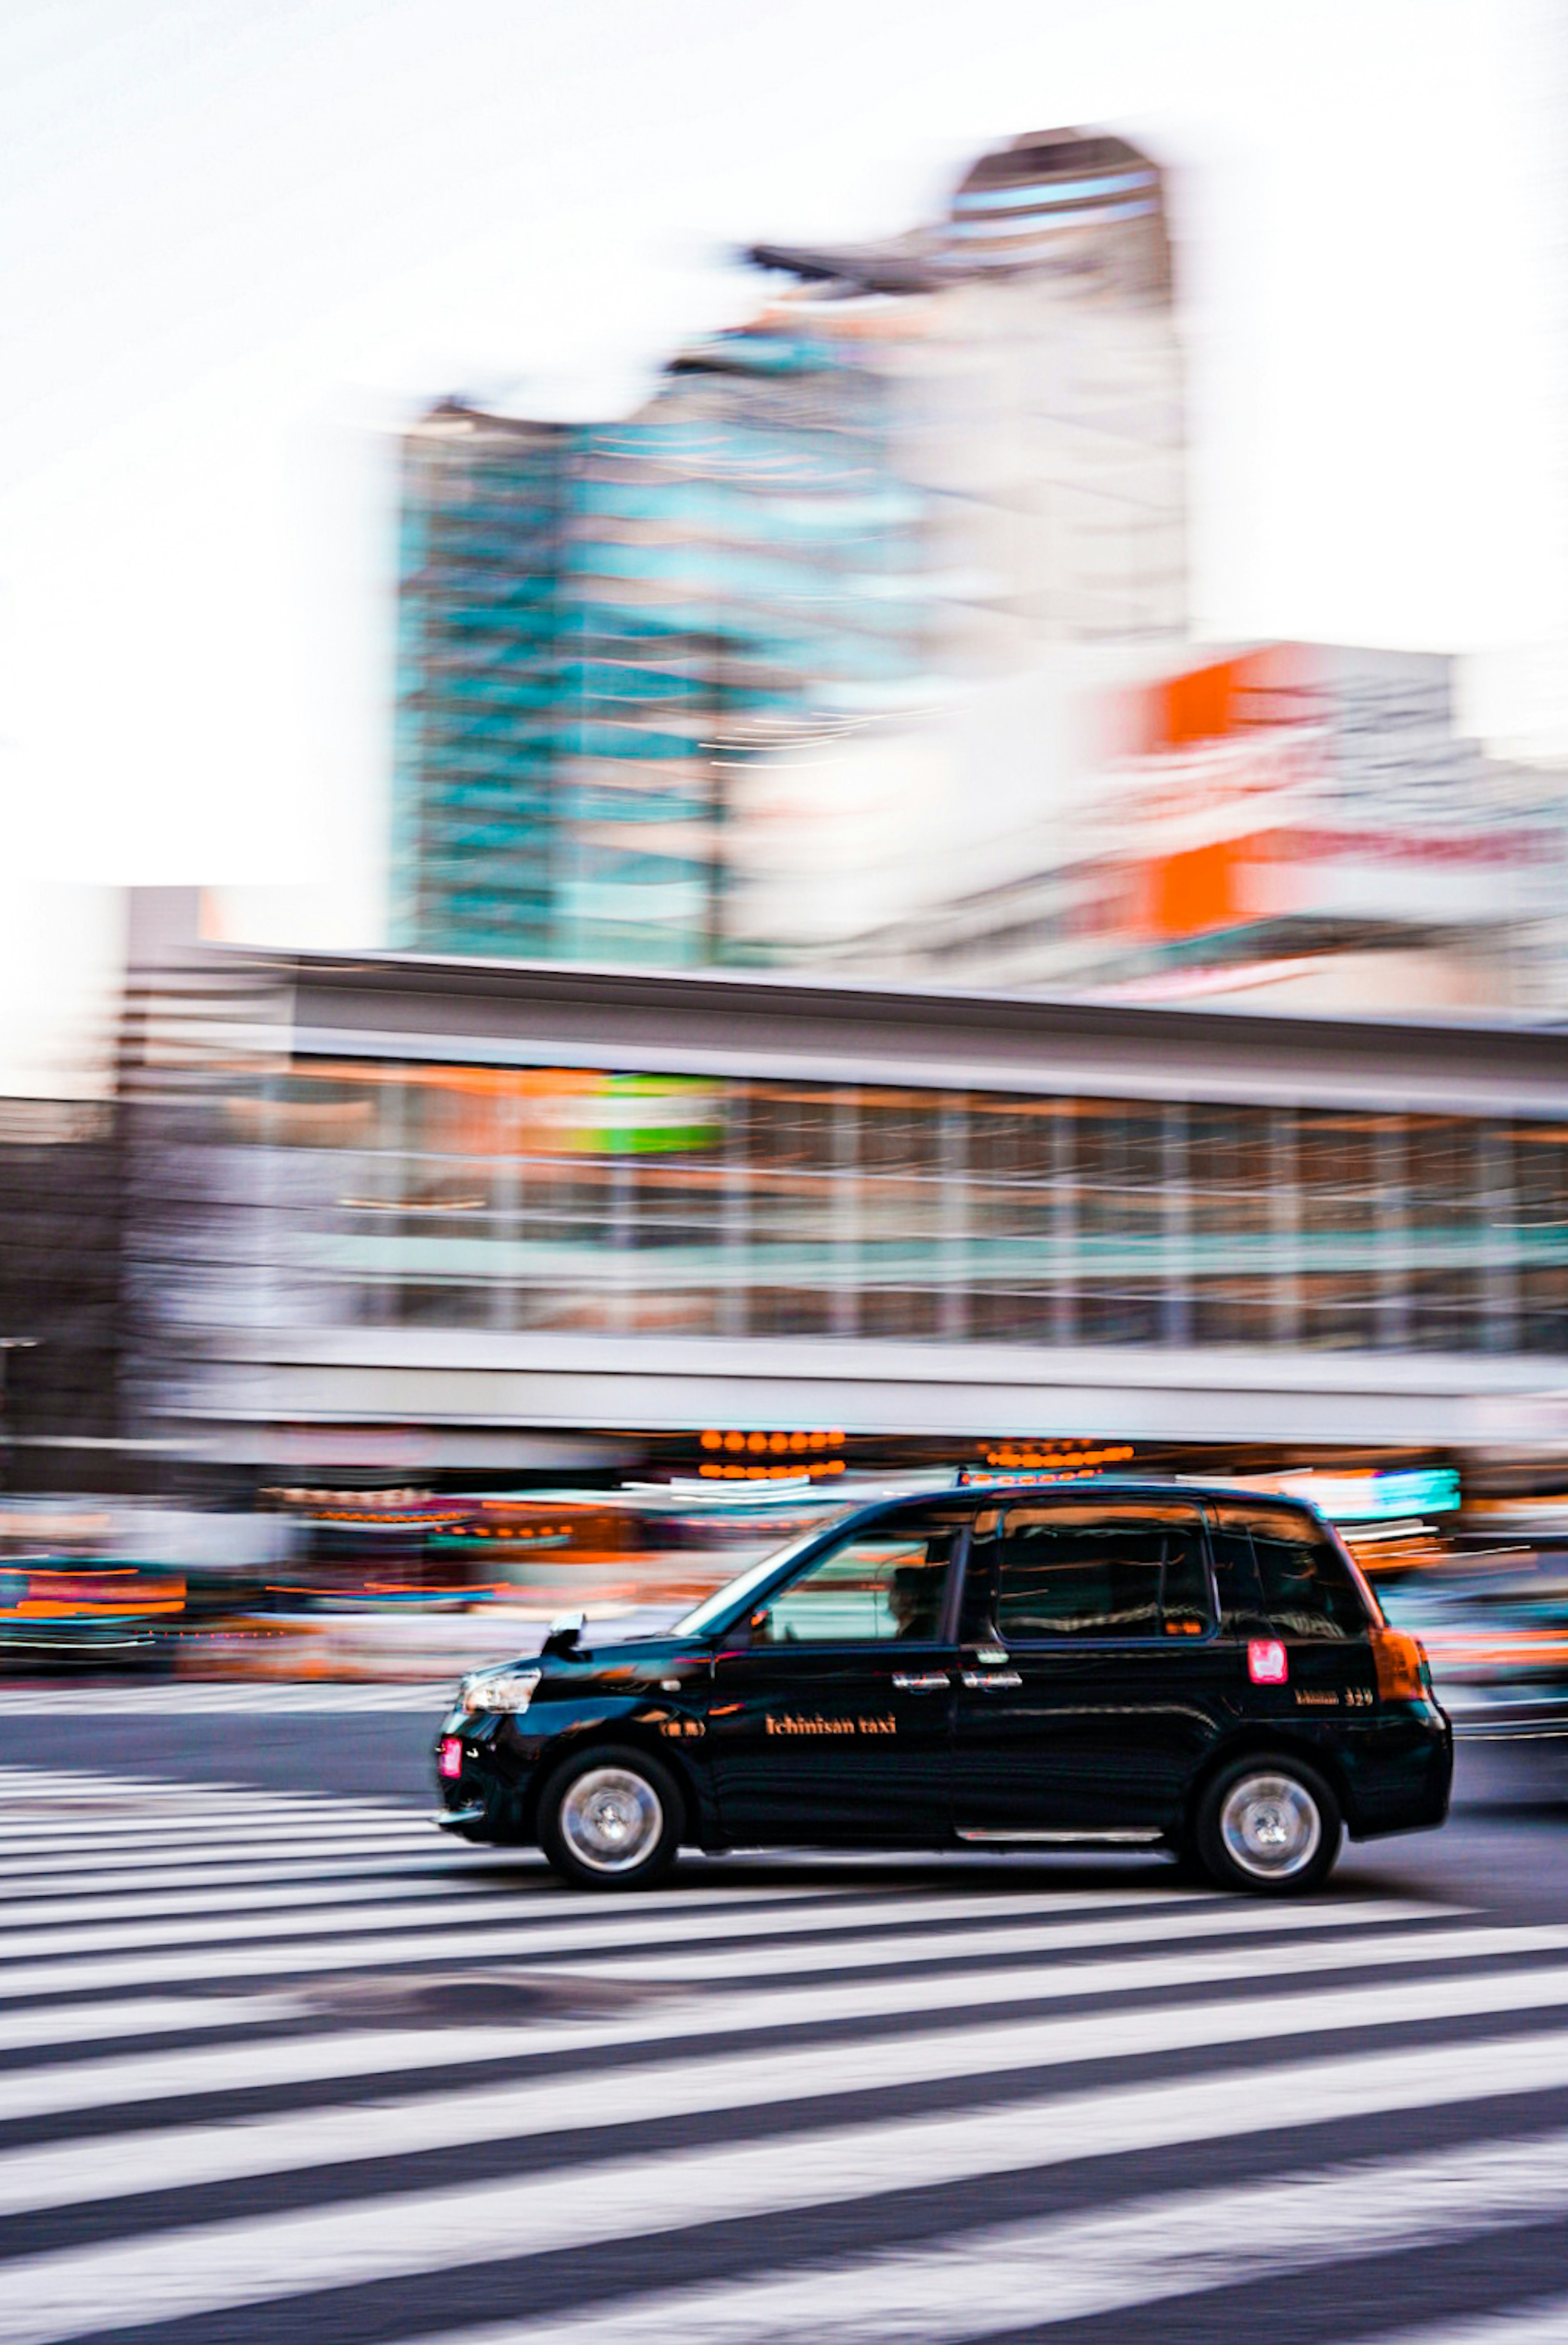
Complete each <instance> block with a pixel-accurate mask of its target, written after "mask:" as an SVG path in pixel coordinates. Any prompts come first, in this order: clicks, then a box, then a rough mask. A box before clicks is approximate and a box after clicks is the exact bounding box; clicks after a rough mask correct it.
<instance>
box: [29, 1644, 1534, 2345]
mask: <svg viewBox="0 0 1568 2345" xmlns="http://www.w3.org/2000/svg"><path fill="white" fill-rule="evenodd" d="M82 1695H83V1697H84V1699H82V1700H55V1699H54V1698H53V1697H50V1698H48V1699H47V1700H45V1701H44V1702H43V1703H42V1704H41V1705H40V1706H36V1707H34V1708H32V1709H28V1708H26V1707H25V1706H22V1707H18V1706H17V1702H18V1698H17V1697H16V1696H15V1694H13V1693H12V1692H11V1691H10V1690H5V1692H0V2259H4V2260H5V2262H6V2263H7V2264H8V2265H9V2267H10V2269H8V2271H7V2273H6V2275H5V2286H4V2287H0V2345H7V2340H16V2345H19V2340H48V2339H53V2338H66V2337H75V2338H88V2339H93V2340H100V2345H102V2340H107V2339H109V2338H117V2339H118V2338H127V2339H128V2338H132V2337H134V2338H136V2339H137V2340H140V2345H197V2340H201V2345H208V2340H215V2341H216V2340H222V2345H274V2340H279V2339H284V2340H293V2339H296V2338H298V2339H300V2340H304V2339H306V2338H309V2339H310V2340H311V2345H372V2340H386V2345H396V2340H404V2339H407V2340H414V2339H425V2340H436V2339H439V2340H441V2345H503V2340H504V2345H589V2340H592V2345H654V2340H660V2345H665V2340H670V2339H679V2340H687V2339H699V2340H702V2345H783V2340H812V2345H817V2340H823V2345H850V2340H854V2345H894V2340H898V2341H899V2345H926V2340H931V2341H932V2345H937V2340H958V2339H969V2338H984V2339H987V2340H1012V2345H1017V2340H1022V2339H1024V2338H1040V2339H1045V2340H1052V2345H1089V2340H1095V2345H1145V2341H1146V2345H1156V2341H1157V2345H1185V2340H1199V2339H1202V2340H1231V2339H1237V2340H1239V2339H1242V2338H1246V2339H1247V2340H1248V2345H1256V2340H1258V2339H1263V2340H1267V2345H1292V2340H1301V2345H1307V2340H1314V2345H1321V2340H1373V2339H1382V2340H1399V2345H1414V2340H1417V2339H1420V2340H1421V2345H1433V2340H1436V2345H1460V2341H1461V2340H1463V2345H1494V2340H1495V2345H1538V2340H1547V2339H1552V2340H1562V2339H1563V2338H1564V2337H1568V1871H1565V1868H1564V1866H1563V1863H1562V1852H1563V1847H1564V1835H1565V1834H1568V1805H1562V1804H1560V1802H1559V1797H1558V1794H1559V1792H1560V1789H1561V1786H1560V1785H1559V1784H1558V1782H1556V1781H1555V1779H1554V1773H1553V1771H1554V1769H1555V1767H1556V1765H1557V1763H1558V1761H1557V1753H1556V1751H1555V1750H1554V1749H1552V1748H1549V1747H1540V1748H1536V1749H1533V1750H1530V1751H1507V1750H1503V1749H1500V1748H1497V1747H1492V1746H1476V1747H1474V1748H1472V1749H1471V1750H1468V1751H1466V1752H1465V1753H1464V1757H1463V1761H1462V1764H1461V1782H1460V1794H1461V1796H1460V1802H1459V1805H1458V1808H1457V1811H1456V1814H1455V1817H1454V1820H1453V1822H1451V1824H1450V1826H1449V1827H1448V1828H1447V1829H1446V1830H1445V1831H1444V1832H1441V1833H1435V1834H1427V1835H1421V1836H1420V1837H1417V1838H1412V1839H1410V1840H1408V1841H1394V1842H1387V1843H1379V1844H1376V1845H1374V1846H1371V1847H1369V1848H1360V1849H1352V1850H1349V1851H1348V1852H1347V1854H1346V1857H1345V1860H1344V1863H1343V1864H1342V1866H1341V1869H1340V1872H1339V1874H1338V1875H1337V1876H1336V1880H1335V1884H1334V1888H1333V1891H1332V1893H1330V1894H1329V1895H1328V1896H1326V1897H1323V1898H1319V1899H1317V1900H1313V1901H1310V1902H1308V1903H1301V1904H1295V1905H1289V1906H1281V1905H1278V1904H1269V1903H1262V1902H1257V1901H1248V1900H1238V1899H1230V1898H1225V1897H1219V1896H1214V1895H1208V1894H1204V1893H1194V1892H1193V1890H1192V1889H1191V1888H1190V1887H1188V1886H1186V1885H1184V1884H1182V1883H1179V1882H1178V1881H1177V1880H1176V1878H1175V1876H1174V1874H1173V1873H1171V1872H1170V1871H1169V1869H1168V1868H1166V1867H1164V1866H1162V1865H1160V1864H1158V1863H1152V1862H1150V1861H1148V1860H1145V1859H1139V1860H1109V1859H1107V1860H1101V1861H1097V1862H1095V1863H1078V1864H1068V1863H1059V1862H1044V1861H1040V1860H1036V1859H1017V1858H995V1857H990V1858H987V1857H982V1856H977V1855H962V1856H957V1857H955V1858H953V1859H952V1860H951V1861H942V1862H933V1863H904V1862H889V1861H880V1862H867V1863H850V1862H832V1861H826V1860H821V1859H806V1858H800V1859H796V1858H788V1857H779V1858H778V1859H773V1860H769V1861H766V1862H765V1861H763V1860H761V1859H757V1858H752V1859H734V1860H728V1861H726V1862H724V1863H704V1862H703V1861H702V1860H700V1859H696V1860H692V1861H690V1862H689V1863H686V1864H684V1865H683V1866H682V1868H681V1871H680V1873H679V1874H678V1875H677V1880H676V1882H675V1883H674V1884H673V1885H672V1886H671V1887H670V1888H668V1889H667V1890H665V1891H662V1892H657V1893H654V1894H652V1895H650V1896H647V1897H643V1898H637V1899H626V1900H620V1899H614V1898H595V1897H592V1896H585V1895H582V1894H580V1893H574V1892H570V1891H567V1890H565V1889H563V1888H561V1887H559V1886H558V1885H557V1884H555V1883H553V1882H552V1881H551V1880H550V1878H549V1877H548V1876H547V1875H546V1874H545V1873H544V1872H543V1870H542V1869H541V1868H540V1867H539V1866H538V1865H537V1863H535V1862H534V1861H533V1860H531V1859H528V1858H526V1857H522V1858H519V1857H511V1856H508V1857H501V1856H496V1855H493V1854H489V1853H482V1852H469V1851H464V1850H460V1849H453V1848H452V1847H451V1846H449V1845H448V1844H447V1843H445V1842H444V1841H443V1840H442V1839H441V1838H440V1837H439V1836H438V1835H436V1834H435V1833H434V1832H431V1831H430V1830H429V1829H428V1827H427V1826H426V1825H425V1824H424V1823H423V1818H422V1811H423V1809H424V1808H425V1807H427V1806H428V1805H429V1804H430V1800H431V1786H430V1782H429V1779H428V1776H427V1772H426V1769H427V1763H428V1762H427V1759H426V1746H427V1743H428V1739H429V1732H430V1729H431V1727H432V1725H433V1717H431V1716H429V1715H423V1714H421V1713H420V1712H419V1711H417V1710H406V1711H374V1710H370V1709H366V1708H364V1707H362V1706H361V1707H359V1708H355V1709H348V1710H345V1711H331V1710H323V1711H317V1712H316V1713H314V1714H309V1713H306V1714H300V1715H275V1714H271V1715H270V1714H267V1713H265V1712H260V1713H258V1712H256V1711H225V1710H224V1709H223V1708H222V1707H221V1706H217V1707H211V1708H209V1709H207V1710H205V1711H202V1712H200V1713H199V1714H194V1715H193V1714H189V1713H188V1712H182V1711H180V1710H179V1709H178V1707H175V1708H170V1707H168V1701H167V1698H165V1706H164V1707H162V1708H158V1707H156V1706H155V1705H153V1704H148V1706H146V1707H145V1708H144V1709H141V1710H139V1711H138V1709H137V1706H136V1704H135V1702H134V1700H126V1701H122V1703H121V1705H120V1706H119V1707H118V1708H115V1709H109V1708H105V1709H104V1710H103V1711H101V1712H99V1713H97V1714H95V1712H94V1710H93V1707H92V1704H91V1702H90V1700H87V1699H85V1697H86V1696H87V1689H85V1688H84V1689H82Z"/></svg>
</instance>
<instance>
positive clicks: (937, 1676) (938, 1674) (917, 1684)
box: [893, 1670, 952, 1693]
mask: <svg viewBox="0 0 1568 2345" xmlns="http://www.w3.org/2000/svg"><path fill="white" fill-rule="evenodd" d="M893 1684H894V1685H895V1687H896V1688H897V1689H898V1690H899V1692H900V1693H941V1692H942V1691H943V1690H945V1689H946V1688H947V1687H948V1686H950V1685H951V1684H952V1679H951V1678H950V1677H949V1676H948V1674H947V1671H946V1670H922V1671H921V1674H920V1675H919V1676H918V1677H895V1678H894V1680H893Z"/></svg>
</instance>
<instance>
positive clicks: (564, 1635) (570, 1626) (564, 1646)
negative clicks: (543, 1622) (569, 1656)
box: [539, 1612, 587, 1653]
mask: <svg viewBox="0 0 1568 2345" xmlns="http://www.w3.org/2000/svg"><path fill="white" fill-rule="evenodd" d="M586 1626H587V1616H586V1615H585V1613H582V1612H563V1613H562V1614H561V1616H560V1618H559V1619H555V1620H552V1621H551V1623H550V1629H549V1633H548V1635H547V1636H546V1637H545V1641H544V1643H543V1644H542V1645H541V1646H540V1648H539V1650H540V1651H541V1652H542V1653H569V1652H571V1651H572V1650H573V1649H574V1647H575V1645H576V1644H577V1643H578V1641H579V1640H580V1639H581V1637H582V1634H583V1630H584V1629H585V1628H586Z"/></svg>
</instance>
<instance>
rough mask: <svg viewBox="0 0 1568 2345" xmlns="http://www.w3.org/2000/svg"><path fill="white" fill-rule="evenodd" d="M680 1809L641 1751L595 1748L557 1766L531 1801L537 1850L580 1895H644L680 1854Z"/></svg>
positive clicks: (676, 1789) (675, 1790) (665, 1775)
mask: <svg viewBox="0 0 1568 2345" xmlns="http://www.w3.org/2000/svg"><path fill="white" fill-rule="evenodd" d="M685 1822H686V1802H685V1800H684V1799H683V1797H682V1795H681V1789H680V1785H679V1784H678V1783H677V1782H676V1780H675V1778H674V1776H673V1775H672V1774H671V1773H670V1771H669V1769H668V1768H667V1767H661V1766H660V1764H659V1762H658V1761H657V1759H655V1758H653V1757H652V1756H651V1755H650V1754H649V1753H648V1752H647V1751H637V1750H634V1749H632V1748H631V1747H629V1746H626V1745H621V1744H616V1745H608V1744H598V1745H596V1747H595V1748H594V1749H593V1750H591V1751H577V1752H575V1753H574V1755H573V1756H572V1757H571V1758H570V1759H567V1760H565V1761H564V1762H563V1763H562V1764H561V1765H560V1766H559V1767H557V1768H556V1769H555V1771H554V1773H553V1774H551V1775H550V1777H549V1778H548V1780H547V1781H546V1782H545V1784H544V1785H543V1787H542V1788H541V1790H540V1793H539V1845H540V1847H541V1848H542V1849H543V1850H544V1852H545V1857H546V1859H547V1861H548V1862H549V1863H550V1865H551V1867H552V1868H553V1870H554V1871H555V1872H556V1873H560V1874H561V1875H562V1876H563V1878H564V1879H565V1880H567V1881H570V1882H572V1883H575V1885H576V1886H578V1887H579V1888H583V1889H647V1888H648V1887H649V1886H650V1885H651V1884H652V1883H654V1882H656V1881H662V1880H663V1878H664V1876H665V1875H666V1873H668V1872H669V1870H670V1868H671V1866H672V1865H673V1864H674V1863H675V1860H676V1857H677V1853H678V1852H679V1849H680V1836H681V1832H682V1829H683V1827H684V1824H685Z"/></svg>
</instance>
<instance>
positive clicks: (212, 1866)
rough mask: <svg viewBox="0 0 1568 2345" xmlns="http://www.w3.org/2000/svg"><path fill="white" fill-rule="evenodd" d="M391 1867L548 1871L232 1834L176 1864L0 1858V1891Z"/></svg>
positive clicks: (101, 1888) (468, 1856)
mask: <svg viewBox="0 0 1568 2345" xmlns="http://www.w3.org/2000/svg"><path fill="white" fill-rule="evenodd" d="M342 1845H343V1846H345V1847H349V1848H352V1849H354V1850H355V1851H356V1852H357V1851H359V1850H360V1849H361V1847H362V1843H361V1842H359V1841H357V1840H354V1839H353V1838H352V1837H350V1838H348V1839H346V1840H345V1841H344V1842H343V1843H342ZM393 1872H395V1873H397V1874H398V1875H399V1876H400V1877H403V1876H406V1877H411V1878H412V1876H413V1875H415V1874H419V1873H429V1874H436V1873H447V1874H452V1875H456V1874H458V1873H471V1874H473V1875H474V1876H476V1877H477V1876H478V1875H480V1874H482V1873H506V1874H508V1875H509V1876H511V1875H516V1874H520V1873H532V1874H533V1875H534V1876H535V1879H536V1880H537V1881H539V1882H541V1883H544V1882H546V1881H548V1880H550V1879H551V1878H552V1876H551V1874H550V1873H548V1871H547V1869H546V1867H545V1861H544V1859H543V1858H542V1857H538V1856H535V1855H533V1854H532V1853H530V1852H529V1851H528V1850H527V1849H463V1850H461V1851H459V1850H457V1849H454V1848H453V1847H451V1846H450V1845H447V1844H444V1843H441V1842H439V1841H436V1840H433V1839H432V1840H429V1841H426V1842H423V1843H422V1844H421V1845H420V1846H419V1847H417V1848H409V1849H389V1850H386V1851H385V1852H383V1853H381V1854H379V1855H370V1856H366V1855H363V1854H359V1853H356V1854H354V1855H352V1856H340V1855H337V1854H335V1853H333V1851H332V1849H331V1848H329V1849H328V1850H327V1851H326V1852H325V1853H321V1852H319V1851H318V1852H315V1853H311V1854H310V1855H304V1854H301V1855H298V1856H284V1855H277V1856H271V1857H264V1858H260V1859H258V1858H257V1857H256V1855H255V1852H254V1849H253V1848H252V1846H251V1845H250V1843H248V1842H244V1841H236V1842H233V1843H226V1844H224V1845H223V1846H221V1847H217V1846H203V1847H202V1849H201V1850H200V1851H199V1853H197V1855H196V1861H195V1862H189V1861H187V1862H186V1863H166V1862H165V1858H164V1855H163V1853H162V1852H161V1851H160V1852H158V1853H148V1854H144V1855H140V1856H114V1857H100V1858H95V1860H94V1861H93V1863H91V1864H89V1865H84V1864H82V1863H79V1862H78V1861H77V1859H76V1858H75V1857H59V1858H57V1859H55V1858H52V1859H50V1860H48V1861H47V1862H29V1863H25V1864H15V1865H7V1864H0V1893H5V1887H4V1885H5V1883H10V1882H13V1881H15V1882H16V1883H18V1884H20V1885H21V1886H23V1887H25V1889H28V1890H31V1891H33V1892H34V1893H36V1894H37V1895H39V1896H48V1897H50V1898H52V1899H53V1898H66V1897H71V1896H75V1895H76V1894H77V1893H89V1894H96V1893H99V1892H102V1893H105V1894H108V1893H111V1892H114V1893H118V1892H119V1891H121V1890H130V1889H136V1888H148V1889H181V1888H187V1887H195V1886H198V1885H199V1884H200V1883H205V1882H210V1881H213V1880H217V1881H222V1882H228V1881H237V1882H239V1881H300V1880H311V1881H317V1880H320V1881H329V1880H352V1879H353V1878H354V1877H355V1876H356V1875H358V1874H361V1873H393Z"/></svg>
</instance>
